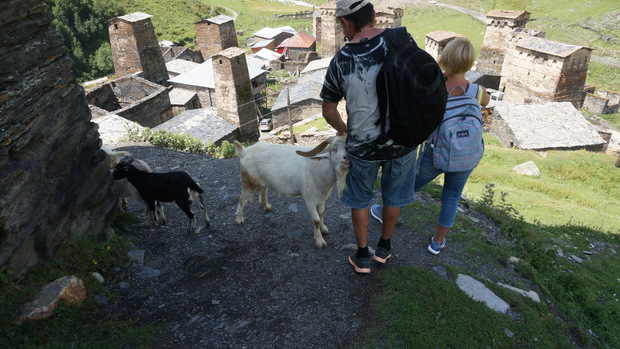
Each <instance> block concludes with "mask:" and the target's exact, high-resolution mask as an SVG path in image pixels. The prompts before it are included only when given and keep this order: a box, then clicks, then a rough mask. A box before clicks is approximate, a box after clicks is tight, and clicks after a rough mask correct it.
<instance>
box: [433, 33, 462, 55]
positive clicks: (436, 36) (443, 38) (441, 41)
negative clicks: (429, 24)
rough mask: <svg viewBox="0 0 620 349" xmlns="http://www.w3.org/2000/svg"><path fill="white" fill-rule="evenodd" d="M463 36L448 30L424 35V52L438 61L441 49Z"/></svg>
mask: <svg viewBox="0 0 620 349" xmlns="http://www.w3.org/2000/svg"><path fill="white" fill-rule="evenodd" d="M462 36H463V35H461V34H459V33H455V32H451V31H448V30H436V31H434V32H430V33H428V34H426V40H425V42H424V44H425V48H424V51H426V52H427V53H428V54H429V55H431V56H432V57H433V58H435V60H438V59H439V55H440V54H441V51H443V48H444V47H446V45H447V44H448V43H449V42H450V41H452V40H453V39H455V38H458V37H462Z"/></svg>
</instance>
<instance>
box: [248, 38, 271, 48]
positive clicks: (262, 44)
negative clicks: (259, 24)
mask: <svg viewBox="0 0 620 349" xmlns="http://www.w3.org/2000/svg"><path fill="white" fill-rule="evenodd" d="M272 42H273V39H269V40H261V41H259V42H256V43H254V44H253V45H252V46H250V47H252V48H255V47H266V46H268V45H269V44H271V43H272Z"/></svg>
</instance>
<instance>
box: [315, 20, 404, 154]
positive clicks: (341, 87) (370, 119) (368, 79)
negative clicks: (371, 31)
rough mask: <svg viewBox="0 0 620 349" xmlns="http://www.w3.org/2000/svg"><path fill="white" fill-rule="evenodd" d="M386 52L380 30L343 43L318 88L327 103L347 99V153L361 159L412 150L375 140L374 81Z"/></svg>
mask: <svg viewBox="0 0 620 349" xmlns="http://www.w3.org/2000/svg"><path fill="white" fill-rule="evenodd" d="M386 30H391V29H386ZM386 52H387V45H386V42H385V40H384V38H383V33H382V34H380V35H377V36H375V37H373V38H371V39H369V40H365V41H362V42H359V43H354V44H351V43H348V44H346V45H345V46H344V47H343V48H342V49H341V50H340V51H338V52H337V53H336V55H335V56H334V58H333V59H332V61H331V62H330V64H329V68H328V70H327V74H326V75H325V82H324V83H323V89H322V90H321V98H322V99H323V100H324V101H326V102H331V103H338V102H339V101H340V100H341V99H342V98H344V99H345V100H346V101H347V103H346V108H347V115H348V120H347V135H348V136H347V145H346V148H347V152H348V153H349V154H350V155H352V156H355V157H357V158H360V159H364V160H388V159H395V158H399V157H401V156H404V155H406V154H408V153H409V152H411V151H412V150H413V149H414V148H407V147H403V146H399V145H395V144H393V142H392V140H391V139H388V141H387V142H385V141H380V142H379V141H377V138H379V137H380V136H381V126H380V123H379V122H378V120H379V102H378V100H377V89H376V81H377V74H378V73H379V70H380V69H381V66H382V65H383V61H384V60H385V55H386ZM381 139H385V138H384V137H381Z"/></svg>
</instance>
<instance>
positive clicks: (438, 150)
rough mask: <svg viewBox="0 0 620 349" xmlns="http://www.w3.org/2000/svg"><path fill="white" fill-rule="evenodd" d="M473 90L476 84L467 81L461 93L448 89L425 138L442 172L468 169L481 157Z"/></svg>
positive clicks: (478, 112)
mask: <svg viewBox="0 0 620 349" xmlns="http://www.w3.org/2000/svg"><path fill="white" fill-rule="evenodd" d="M456 87H460V88H463V87H462V86H456ZM456 87H455V88H456ZM452 90H454V88H453V89H452ZM452 90H451V91H450V92H452ZM477 92H478V85H476V84H469V85H468V86H467V89H465V93H464V94H463V95H461V96H456V97H452V96H450V93H448V102H447V104H446V112H445V114H444V117H443V120H442V121H441V123H440V124H439V127H437V129H436V130H435V132H433V133H432V134H431V137H430V142H429V144H430V147H431V149H432V154H433V166H435V168H438V169H440V170H443V171H445V172H463V171H469V170H473V169H474V168H475V167H476V166H477V165H478V163H479V162H480V159H482V154H483V153H484V141H483V140H482V110H481V108H480V104H478V100H477V99H476V95H477Z"/></svg>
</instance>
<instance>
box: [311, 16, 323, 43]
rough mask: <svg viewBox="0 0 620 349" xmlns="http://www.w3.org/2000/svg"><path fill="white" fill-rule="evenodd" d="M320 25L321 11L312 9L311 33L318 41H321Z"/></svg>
mask: <svg viewBox="0 0 620 349" xmlns="http://www.w3.org/2000/svg"><path fill="white" fill-rule="evenodd" d="M321 25H322V24H321V11H320V10H316V11H314V16H313V17H312V35H313V36H314V37H315V38H316V40H317V41H318V42H322V39H321Z"/></svg>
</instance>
